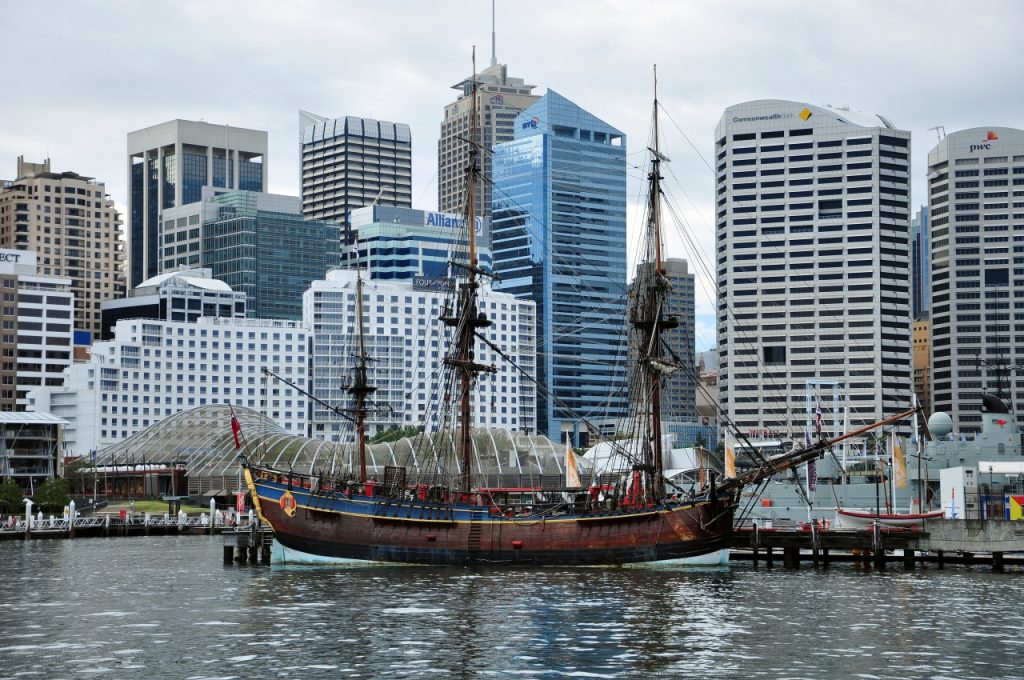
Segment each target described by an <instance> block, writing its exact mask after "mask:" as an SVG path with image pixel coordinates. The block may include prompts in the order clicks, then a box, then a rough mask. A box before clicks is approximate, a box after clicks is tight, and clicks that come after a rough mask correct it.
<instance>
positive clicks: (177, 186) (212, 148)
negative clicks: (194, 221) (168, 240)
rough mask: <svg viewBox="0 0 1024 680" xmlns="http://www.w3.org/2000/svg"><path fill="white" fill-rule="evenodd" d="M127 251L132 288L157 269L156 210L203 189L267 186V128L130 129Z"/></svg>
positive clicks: (174, 124)
mask: <svg viewBox="0 0 1024 680" xmlns="http://www.w3.org/2000/svg"><path fill="white" fill-rule="evenodd" d="M128 178H129V188H130V191H129V194H128V215H129V227H128V250H129V259H128V261H129V269H130V276H129V282H130V284H131V286H132V287H135V286H137V285H139V284H140V283H142V282H143V281H144V280H145V279H148V278H151V277H153V276H156V275H157V274H159V273H160V269H159V259H160V248H161V247H162V244H161V242H160V219H161V218H160V213H161V211H163V210H165V209H167V208H174V207H177V206H182V205H186V204H189V203H195V202H196V201H199V200H200V199H201V198H202V188H203V187H204V186H208V187H221V188H224V189H241V190H244V191H266V190H267V133H266V132H262V131H259V130H247V129H245V128H236V127H231V126H229V125H213V124H211V123H205V122H196V121H191V120H172V121H168V122H166V123H161V124H160V125H154V126H152V127H148V128H144V129H142V130H136V131H135V132H129V133H128Z"/></svg>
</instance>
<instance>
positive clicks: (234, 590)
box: [0, 536, 1024, 680]
mask: <svg viewBox="0 0 1024 680" xmlns="http://www.w3.org/2000/svg"><path fill="white" fill-rule="evenodd" d="M221 545H222V539H220V538H219V537H208V536H180V537H173V536H171V537H139V538H109V539H78V540H74V541H68V540H53V541H45V540H36V541H28V542H25V541H8V542H3V543H0V573H2V578H0V679H2V680H6V679H8V678H46V679H47V680H50V679H60V678H193V679H197V680H198V679H200V678H256V677H259V678H331V677H362V678H412V677H445V678H449V677H451V678H487V677H494V678H504V677H516V678H559V677H574V678H576V677H582V678H629V677H680V678H681V677H689V678H692V677H704V676H708V677H771V678H783V677H784V678H824V677H860V678H918V677H920V678H925V677H927V678H1024V639H1022V638H1021V635H1020V630H1021V629H1022V624H1024V612H1022V603H1024V574H1021V573H1019V572H1015V571H1009V572H1007V573H1006V574H996V573H991V572H990V571H988V570H984V569H980V568H954V567H946V568H945V569H944V570H938V569H937V568H935V567H929V568H927V569H920V568H919V569H918V570H917V571H915V572H904V571H903V570H902V569H901V568H899V567H890V568H889V569H888V570H887V571H885V572H873V571H871V570H869V569H863V568H857V567H854V566H852V565H833V566H831V567H830V568H829V569H828V570H814V569H812V568H810V567H808V566H805V567H804V568H803V569H800V570H798V571H792V570H784V569H782V568H779V567H775V568H773V569H765V568H763V567H762V568H761V569H754V568H753V567H751V566H750V565H749V564H744V563H739V564H735V563H734V564H733V565H731V566H730V567H726V568H710V569H709V568H702V569H694V568H690V569H610V568H604V569H597V568H594V569H564V568H551V569H533V570H513V571H507V570H498V569H486V568H484V569H455V568H450V569H438V568H420V567H371V568H367V567H361V568H288V569H285V568H268V567H265V566H248V565H245V566H242V565H224V564H223V563H222V561H221Z"/></svg>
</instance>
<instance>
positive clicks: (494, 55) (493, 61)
mask: <svg viewBox="0 0 1024 680" xmlns="http://www.w3.org/2000/svg"><path fill="white" fill-rule="evenodd" d="M494 3H495V0H491V66H494V65H495V64H497V63H498V54H497V50H496V49H495V45H496V43H497V41H496V40H495V38H494V14H495V12H494Z"/></svg>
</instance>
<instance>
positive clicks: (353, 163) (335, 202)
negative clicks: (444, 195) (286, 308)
mask: <svg viewBox="0 0 1024 680" xmlns="http://www.w3.org/2000/svg"><path fill="white" fill-rule="evenodd" d="M299 133H300V136H299V147H300V155H301V158H302V214H303V215H305V216H306V217H307V218H309V219H314V220H327V221H330V222H335V223H336V224H338V225H340V226H341V227H342V229H341V245H342V246H343V247H344V246H348V245H351V244H352V239H353V237H352V234H351V230H350V229H349V228H348V226H347V225H348V214H349V213H350V212H351V211H353V210H355V209H356V208H362V207H364V206H368V205H372V204H373V203H374V202H376V203H378V204H380V205H395V206H399V207H401V208H411V207H412V133H411V132H410V130H409V126H408V125H407V124H405V123H391V122H388V121H384V120H374V119H372V118H356V117H355V116H345V117H344V118H334V119H330V118H324V117H323V116H318V115H316V114H313V113H309V112H308V111H299ZM346 255H347V253H346V252H344V251H342V257H343V259H344V258H345V257H346Z"/></svg>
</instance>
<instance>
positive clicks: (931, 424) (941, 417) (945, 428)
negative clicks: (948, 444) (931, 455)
mask: <svg viewBox="0 0 1024 680" xmlns="http://www.w3.org/2000/svg"><path fill="white" fill-rule="evenodd" d="M928 430H929V431H930V432H931V433H932V438H933V439H936V440H938V439H945V438H946V436H947V435H949V433H950V432H952V431H953V419H952V418H950V417H949V414H948V413H942V412H941V411H937V412H935V413H933V414H932V417H931V418H929V419H928Z"/></svg>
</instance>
